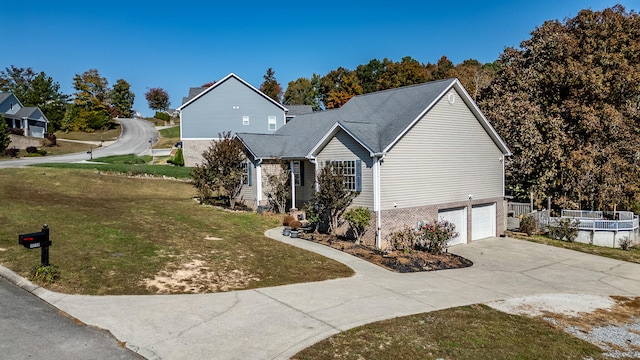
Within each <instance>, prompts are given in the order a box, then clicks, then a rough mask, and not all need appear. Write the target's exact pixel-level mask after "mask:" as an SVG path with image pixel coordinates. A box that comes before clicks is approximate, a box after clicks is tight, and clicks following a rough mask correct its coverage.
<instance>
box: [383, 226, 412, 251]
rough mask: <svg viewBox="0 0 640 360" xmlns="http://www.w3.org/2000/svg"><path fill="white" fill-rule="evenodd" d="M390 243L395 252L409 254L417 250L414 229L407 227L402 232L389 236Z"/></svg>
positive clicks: (395, 232)
mask: <svg viewBox="0 0 640 360" xmlns="http://www.w3.org/2000/svg"><path fill="white" fill-rule="evenodd" d="M389 242H390V243H391V246H392V247H393V249H394V250H399V251H402V252H405V253H408V252H411V250H413V249H415V245H416V234H415V232H414V231H413V229H411V228H410V227H408V226H407V227H405V228H404V229H402V230H398V231H394V232H392V233H391V235H390V236H389Z"/></svg>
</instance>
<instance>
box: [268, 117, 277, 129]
mask: <svg viewBox="0 0 640 360" xmlns="http://www.w3.org/2000/svg"><path fill="white" fill-rule="evenodd" d="M276 123H277V120H276V117H275V116H269V131H276Z"/></svg>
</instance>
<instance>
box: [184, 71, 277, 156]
mask: <svg viewBox="0 0 640 360" xmlns="http://www.w3.org/2000/svg"><path fill="white" fill-rule="evenodd" d="M198 90H201V91H199V92H198ZM184 100H185V102H184V103H183V104H182V105H181V106H180V107H179V108H178V109H177V110H178V111H179V112H180V138H181V140H182V144H183V152H184V160H185V166H194V165H195V164H196V163H197V162H198V161H199V160H200V159H201V155H202V152H203V151H204V150H206V149H207V148H208V147H209V146H210V145H211V140H214V139H217V138H218V137H219V134H221V133H223V132H227V131H230V132H231V133H232V134H235V133H237V132H248V133H263V134H268V133H275V132H276V131H277V130H278V129H280V128H281V127H282V126H283V125H284V124H285V123H286V112H287V108H286V107H284V106H283V105H281V104H279V103H278V102H276V101H274V100H273V99H271V98H269V97H268V96H266V95H265V94H263V93H262V92H261V91H259V90H258V89H256V88H255V87H253V86H251V84H249V83H247V82H246V81H244V80H243V79H241V78H240V77H239V76H237V75H235V74H233V73H231V74H229V75H227V76H225V77H224V78H223V79H221V80H220V81H218V82H216V83H215V84H213V85H211V86H210V87H208V88H204V89H202V88H192V89H190V94H189V96H188V97H186V98H185V99H184Z"/></svg>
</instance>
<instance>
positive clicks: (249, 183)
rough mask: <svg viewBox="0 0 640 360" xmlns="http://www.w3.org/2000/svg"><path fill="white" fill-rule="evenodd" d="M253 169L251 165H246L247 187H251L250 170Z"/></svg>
mask: <svg viewBox="0 0 640 360" xmlns="http://www.w3.org/2000/svg"><path fill="white" fill-rule="evenodd" d="M252 168H253V164H252V163H250V162H249V163H247V185H249V186H251V185H252V184H253V180H252V179H251V169H252Z"/></svg>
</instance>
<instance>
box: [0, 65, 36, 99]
mask: <svg viewBox="0 0 640 360" xmlns="http://www.w3.org/2000/svg"><path fill="white" fill-rule="evenodd" d="M35 77H36V73H35V72H34V71H33V69H32V68H30V67H29V68H19V67H15V66H13V65H11V66H10V67H8V68H5V69H4V70H2V71H0V91H2V92H11V93H13V94H14V95H15V96H16V97H17V98H18V99H19V100H20V101H21V102H23V101H24V99H25V98H26V97H27V94H28V93H29V89H30V88H31V83H32V82H33V79H34V78H35ZM23 104H24V102H23ZM25 106H26V105H25ZM29 106H31V105H29Z"/></svg>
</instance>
